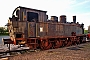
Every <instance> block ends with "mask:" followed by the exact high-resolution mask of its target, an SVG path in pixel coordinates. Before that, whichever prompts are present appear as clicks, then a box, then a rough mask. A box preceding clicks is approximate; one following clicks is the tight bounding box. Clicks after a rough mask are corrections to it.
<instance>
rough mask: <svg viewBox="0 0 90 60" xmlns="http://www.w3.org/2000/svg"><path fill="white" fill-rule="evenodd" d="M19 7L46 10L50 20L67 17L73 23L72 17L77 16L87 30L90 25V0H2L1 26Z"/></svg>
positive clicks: (0, 5)
mask: <svg viewBox="0 0 90 60" xmlns="http://www.w3.org/2000/svg"><path fill="white" fill-rule="evenodd" d="M18 6H23V7H28V8H34V9H40V10H45V11H47V14H48V15H49V18H50V16H53V15H54V16H58V17H59V16H60V15H66V16H67V21H69V22H72V21H73V20H72V16H74V15H76V19H77V22H79V23H84V24H85V26H84V27H85V29H87V28H88V26H89V25H90V23H89V20H90V0H1V1H0V8H1V9H0V20H1V21H0V26H4V25H5V24H6V23H7V22H8V18H9V17H11V15H12V12H13V10H14V9H15V8H16V7H18Z"/></svg>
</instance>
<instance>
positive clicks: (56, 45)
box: [54, 40, 60, 48]
mask: <svg viewBox="0 0 90 60" xmlns="http://www.w3.org/2000/svg"><path fill="white" fill-rule="evenodd" d="M59 47H60V41H58V40H56V41H55V45H54V48H59Z"/></svg>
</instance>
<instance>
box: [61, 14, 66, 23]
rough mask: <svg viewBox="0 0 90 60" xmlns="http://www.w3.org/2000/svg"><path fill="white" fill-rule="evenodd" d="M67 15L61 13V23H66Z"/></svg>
mask: <svg viewBox="0 0 90 60" xmlns="http://www.w3.org/2000/svg"><path fill="white" fill-rule="evenodd" d="M66 22H67V21H66V15H61V16H60V23H66Z"/></svg>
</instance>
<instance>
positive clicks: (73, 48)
mask: <svg viewBox="0 0 90 60" xmlns="http://www.w3.org/2000/svg"><path fill="white" fill-rule="evenodd" d="M81 48H84V47H82V46H74V47H68V48H67V49H69V50H81Z"/></svg>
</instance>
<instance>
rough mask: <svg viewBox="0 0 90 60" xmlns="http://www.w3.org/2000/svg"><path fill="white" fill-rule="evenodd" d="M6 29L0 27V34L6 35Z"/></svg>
mask: <svg viewBox="0 0 90 60" xmlns="http://www.w3.org/2000/svg"><path fill="white" fill-rule="evenodd" d="M7 34H8V29H7V28H5V27H0V35H7Z"/></svg>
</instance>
